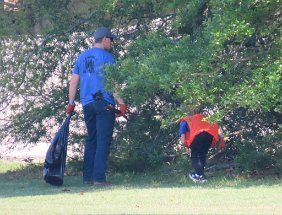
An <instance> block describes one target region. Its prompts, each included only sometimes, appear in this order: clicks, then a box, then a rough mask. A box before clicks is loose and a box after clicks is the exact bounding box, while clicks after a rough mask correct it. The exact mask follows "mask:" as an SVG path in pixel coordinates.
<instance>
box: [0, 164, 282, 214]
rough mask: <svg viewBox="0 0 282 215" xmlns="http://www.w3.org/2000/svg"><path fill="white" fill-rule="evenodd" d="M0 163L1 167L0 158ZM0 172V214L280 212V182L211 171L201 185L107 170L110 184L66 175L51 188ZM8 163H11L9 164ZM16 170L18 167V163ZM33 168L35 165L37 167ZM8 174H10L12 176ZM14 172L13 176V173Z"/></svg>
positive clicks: (177, 176)
mask: <svg viewBox="0 0 282 215" xmlns="http://www.w3.org/2000/svg"><path fill="white" fill-rule="evenodd" d="M0 165H1V167H2V166H3V165H2V164H1V162H0ZM4 166H5V168H6V174H5V173H3V170H1V172H2V173H1V175H0V180H1V182H0V198H1V201H0V214H280V213H281V211H282V181H281V179H278V178H268V179H260V180H252V179H246V178H244V177H240V176H238V175H234V176H233V175H232V174H229V175H226V174H224V173H214V174H210V175H209V182H208V183H206V184H195V183H193V182H191V181H190V180H189V179H188V178H187V177H185V175H184V174H183V173H182V172H177V171H176V172H174V171H172V172H166V173H164V172H154V173H139V174H132V173H111V174H110V175H109V180H110V181H112V182H113V183H114V186H111V187H104V188H103V187H95V186H86V185H83V184H82V179H81V176H80V175H79V176H66V177H65V180H64V185H63V186H61V187H55V186H51V185H48V184H46V183H45V182H44V181H43V180H42V178H38V177H37V174H36V177H35V178H32V177H25V176H24V177H19V178H16V177H11V179H8V180H7V176H8V175H11V174H8V173H7V165H4ZM12 167H14V166H13V165H12ZM18 168H19V170H22V168H23V166H18ZM37 169H38V171H39V170H40V168H37ZM12 175H13V174H12ZM15 175H19V174H15Z"/></svg>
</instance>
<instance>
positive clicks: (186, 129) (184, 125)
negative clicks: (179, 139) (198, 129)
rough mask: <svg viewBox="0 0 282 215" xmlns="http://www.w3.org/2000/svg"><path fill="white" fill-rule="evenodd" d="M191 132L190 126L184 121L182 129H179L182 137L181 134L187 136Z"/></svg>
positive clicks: (181, 124)
mask: <svg viewBox="0 0 282 215" xmlns="http://www.w3.org/2000/svg"><path fill="white" fill-rule="evenodd" d="M189 131H190V129H189V126H188V124H187V122H186V121H185V120H183V121H182V122H181V123H180V128H179V133H180V135H181V134H186V132H189Z"/></svg>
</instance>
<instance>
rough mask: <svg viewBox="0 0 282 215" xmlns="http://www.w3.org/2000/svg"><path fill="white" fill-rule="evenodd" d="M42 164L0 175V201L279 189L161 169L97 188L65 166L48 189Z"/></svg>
mask: <svg viewBox="0 0 282 215" xmlns="http://www.w3.org/2000/svg"><path fill="white" fill-rule="evenodd" d="M42 172H43V164H33V163H29V164H26V165H22V166H21V167H20V168H16V169H15V170H8V171H6V172H3V173H0V198H9V197H20V196H37V195H58V194H65V193H69V194H79V195H83V193H86V192H104V191H107V190H113V189H154V188H158V189H159V188H183V189H187V188H188V189H222V188H234V189H244V188H248V187H254V186H274V185H279V186H282V180H281V179H279V178H277V177H265V178H256V179H254V178H248V177H246V176H240V175H239V174H237V173H235V172H226V171H224V172H223V171H222V172H209V173H207V177H208V182H207V183H205V184H196V183H194V182H192V181H191V180H190V179H189V178H188V177H186V172H185V173H184V172H183V171H181V170H176V169H170V168H167V169H165V168H164V169H162V170H159V171H155V172H144V173H136V174H135V173H126V172H125V173H117V172H116V173H109V174H108V179H109V180H110V181H111V182H112V183H113V184H114V185H113V186H109V187H97V186H91V185H84V184H82V174H81V171H75V170H73V169H71V168H70V167H68V165H67V167H66V175H65V177H64V184H63V185H62V186H52V185H50V184H47V183H46V182H45V181H44V180H43V174H42Z"/></svg>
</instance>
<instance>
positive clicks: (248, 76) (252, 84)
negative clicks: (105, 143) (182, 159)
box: [0, 0, 282, 172]
mask: <svg viewBox="0 0 282 215" xmlns="http://www.w3.org/2000/svg"><path fill="white" fill-rule="evenodd" d="M18 8H19V9H18V10H17V11H13V12H12V11H7V10H2V11H1V13H0V17H1V19H0V20H1V21H0V26H1V28H0V36H1V37H0V46H1V59H0V67H1V71H4V72H2V73H1V76H0V81H1V86H0V97H1V104H0V108H1V111H3V112H4V111H7V110H9V111H11V112H10V114H11V115H10V116H11V118H10V119H4V118H3V119H2V122H1V136H2V139H4V137H6V136H7V135H9V136H13V137H14V139H15V140H21V141H22V140H24V141H27V142H29V141H38V140H40V138H42V137H45V138H46V137H47V135H50V130H51V129H50V128H51V127H53V126H55V125H58V123H59V122H61V121H62V119H63V118H64V106H65V105H66V101H67V90H68V89H67V86H68V76H69V74H70V73H71V70H72V66H73V63H74V60H75V58H76V56H77V55H78V53H79V52H81V51H82V50H84V49H86V48H89V47H90V46H91V35H92V33H93V31H94V29H95V27H97V26H100V25H105V26H108V27H112V28H113V29H114V30H115V32H116V33H117V34H118V39H117V40H116V41H115V50H114V54H115V55H116V57H117V60H118V63H117V65H116V66H115V67H113V68H109V70H108V71H109V72H108V76H109V89H110V90H111V88H110V86H113V84H112V83H113V82H118V83H119V84H120V85H121V86H122V87H121V90H120V94H121V95H122V96H123V97H124V98H125V99H126V101H127V103H128V105H129V106H130V113H128V116H129V120H128V121H127V122H125V121H122V122H119V123H117V126H116V134H115V137H114V144H113V148H114V149H113V154H112V155H113V156H112V160H113V161H114V162H113V163H115V164H117V166H118V167H120V168H121V169H124V170H127V169H130V170H143V169H146V168H152V167H156V166H158V165H160V164H161V163H162V162H163V158H164V157H165V155H167V154H177V153H181V147H180V146H179V145H178V144H179V143H178V133H177V129H178V122H179V118H180V117H182V116H185V115H187V114H190V113H194V112H201V111H208V112H210V113H212V117H211V120H214V121H218V122H220V123H221V125H222V126H223V128H224V131H225V133H226V137H227V144H228V150H229V152H230V153H229V154H231V155H232V156H235V155H236V156H237V158H238V159H237V162H238V163H239V165H240V166H241V167H243V168H245V169H249V170H254V169H256V168H259V167H262V165H261V163H254V164H253V166H251V165H249V164H250V162H249V160H253V159H254V156H252V155H259V154H261V153H263V154H264V155H265V156H266V157H267V156H269V157H272V158H273V159H270V162H269V163H268V162H264V163H265V166H264V168H269V167H272V166H275V167H277V169H278V171H280V172H281V170H279V169H281V167H279V165H280V166H281V162H282V161H281V156H280V155H281V150H282V149H281V147H282V146H281V141H280V139H279V138H277V137H279V136H281V128H279V125H281V121H282V103H281V101H282V99H281V94H282V90H281V89H282V87H281V85H282V84H281V83H282V82H281V76H282V69H281V6H280V3H279V0H275V1H267V0H256V1H255V0H245V1H238V0H228V1H221V0H213V1H209V0H189V1H187V0H174V1H169V0H165V1H158V0H153V1H148V0H142V1H134V0H122V1H119V0H107V1H99V0H95V1H87V0H85V1H69V0H59V1H51V2H50V1H47V0H38V1H35V0H29V1H28V0H27V1H23V4H19V5H18ZM7 23H8V24H7ZM82 121H83V120H82V114H78V116H77V120H76V122H75V123H73V126H72V128H73V129H72V133H73V140H72V141H71V142H73V143H80V144H82V143H83V139H82V137H84V135H85V131H84V132H83V130H82V129H80V128H81V126H83V123H82ZM4 131H5V133H4ZM77 131H79V132H77ZM51 135H52V134H51ZM5 140H6V139H5ZM249 152H250V153H249ZM251 152H252V153H251ZM267 160H268V161H269V159H267ZM246 163H248V165H246Z"/></svg>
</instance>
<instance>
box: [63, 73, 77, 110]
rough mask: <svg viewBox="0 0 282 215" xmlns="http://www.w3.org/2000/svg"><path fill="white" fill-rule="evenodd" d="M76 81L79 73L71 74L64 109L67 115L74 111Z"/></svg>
mask: <svg viewBox="0 0 282 215" xmlns="http://www.w3.org/2000/svg"><path fill="white" fill-rule="evenodd" d="M78 83H79V75H77V74H72V76H71V81H70V86H69V104H68V106H67V110H66V112H67V115H69V114H71V113H72V112H73V111H74V108H75V103H74V100H75V95H76V90H77V86H78Z"/></svg>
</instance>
